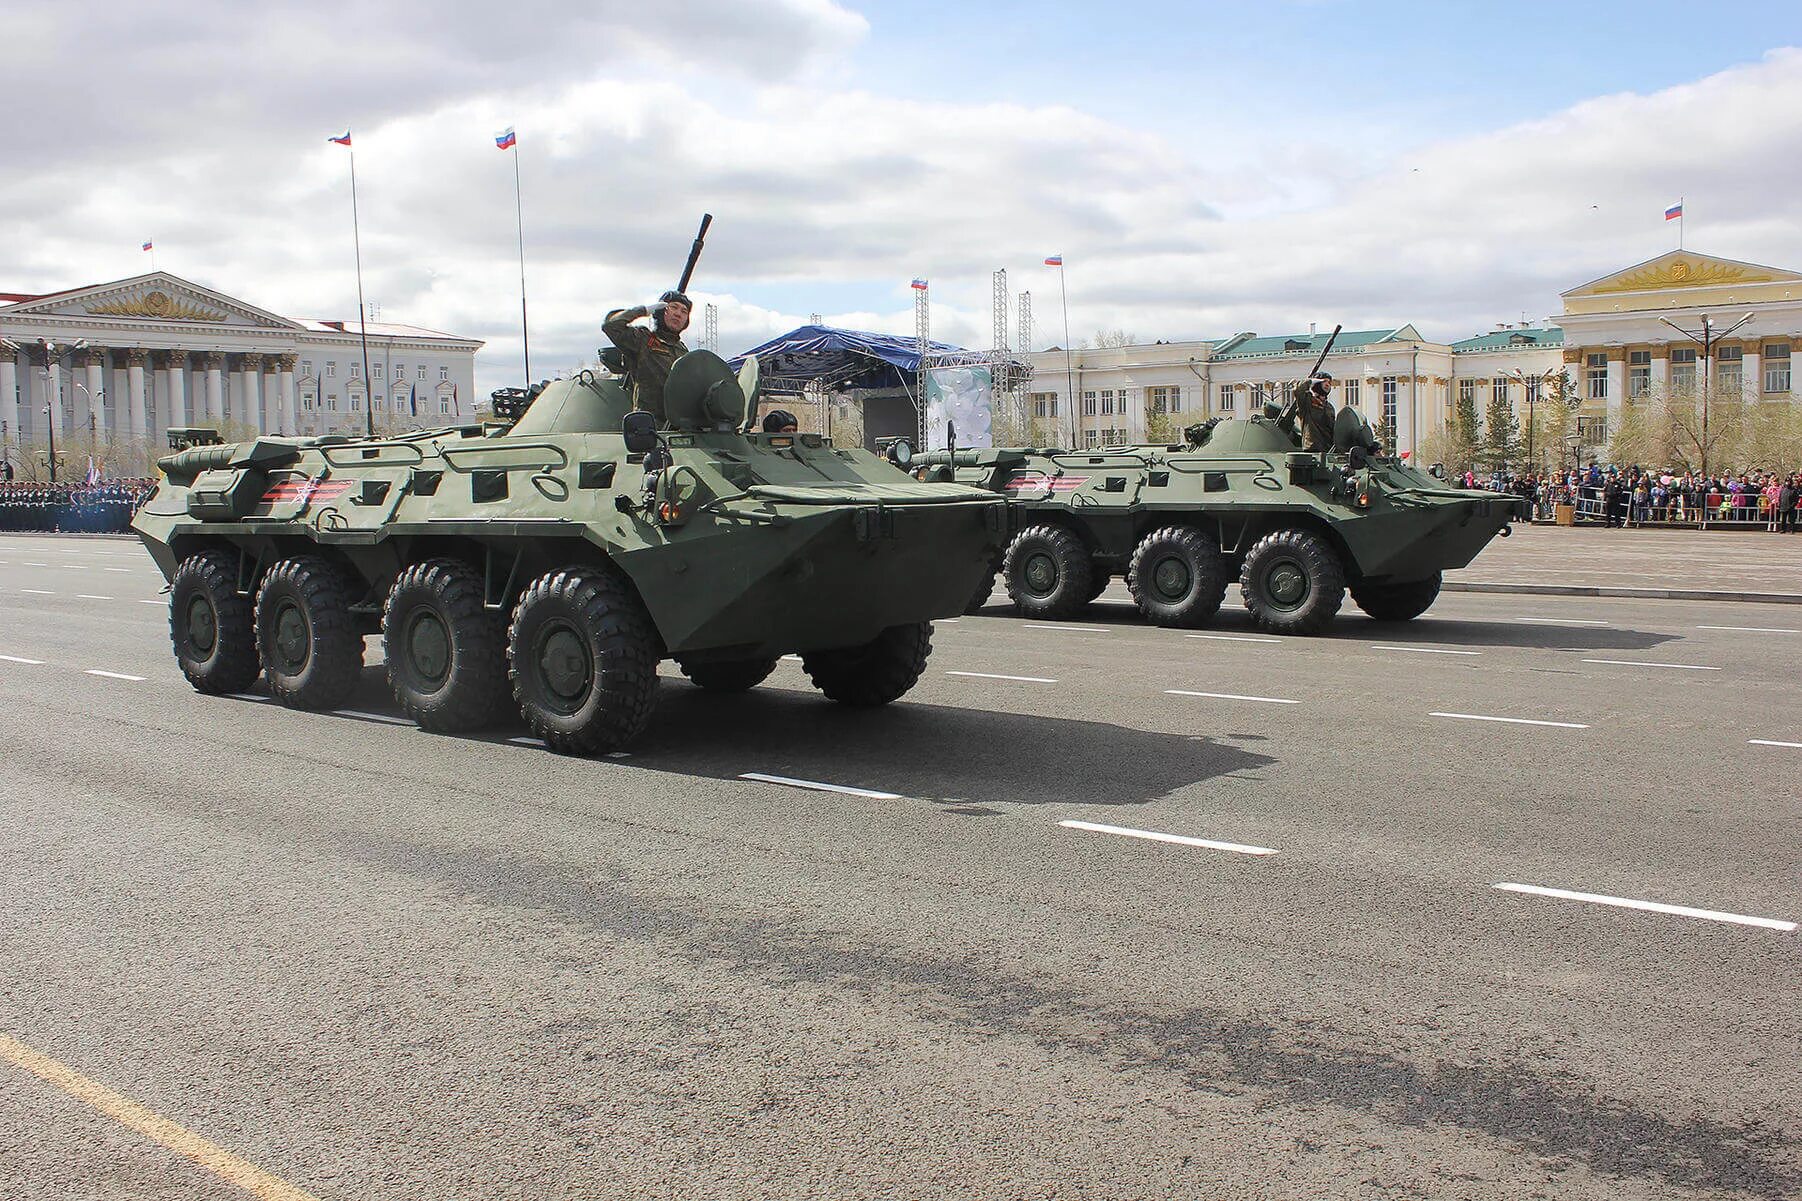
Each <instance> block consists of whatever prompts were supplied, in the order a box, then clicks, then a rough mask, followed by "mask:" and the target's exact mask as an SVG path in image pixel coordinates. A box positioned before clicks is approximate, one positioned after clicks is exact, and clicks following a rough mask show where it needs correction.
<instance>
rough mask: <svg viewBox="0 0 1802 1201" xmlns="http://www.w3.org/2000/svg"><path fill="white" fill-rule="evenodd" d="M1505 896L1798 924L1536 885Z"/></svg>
mask: <svg viewBox="0 0 1802 1201" xmlns="http://www.w3.org/2000/svg"><path fill="white" fill-rule="evenodd" d="M1495 887H1497V888H1499V889H1501V890H1502V891H1503V892H1524V893H1528V894H1530V895H1532V896H1536V897H1556V898H1558V899H1559V900H1563V901H1587V902H1589V903H1590V904H1591V905H1610V906H1613V907H1614V908H1616V909H1643V910H1646V911H1647V912H1648V913H1669V914H1674V915H1676V916H1677V917H1700V918H1706V919H1707V920H1709V921H1711V922H1732V923H1733V924H1734V925H1736V926H1758V927H1760V928H1762V929H1765V930H1794V929H1795V928H1796V923H1795V922H1784V921H1778V920H1777V919H1776V918H1770V917H1747V916H1745V915H1744V914H1740V913H1722V912H1721V911H1720V910H1718V909H1691V908H1690V907H1689V906H1687V905H1666V904H1663V903H1662V902H1659V901H1635V900H1630V899H1628V898H1626V897H1605V896H1602V895H1601V894H1599V893H1593V892H1571V891H1569V890H1568V889H1563V888H1541V887H1539V886H1538V885H1536V884H1497V885H1496V886H1495Z"/></svg>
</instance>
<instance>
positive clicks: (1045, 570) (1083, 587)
mask: <svg viewBox="0 0 1802 1201" xmlns="http://www.w3.org/2000/svg"><path fill="white" fill-rule="evenodd" d="M1094 572H1095V568H1094V563H1093V561H1092V560H1090V558H1089V549H1088V547H1086V546H1084V545H1083V544H1082V539H1081V538H1078V537H1077V536H1076V535H1075V534H1073V533H1071V532H1070V531H1069V530H1066V529H1064V528H1063V527H1062V526H1055V525H1032V526H1027V527H1026V528H1025V529H1023V530H1021V531H1020V532H1019V533H1018V534H1015V535H1014V540H1013V542H1012V543H1010V544H1009V546H1008V548H1007V556H1006V558H1004V559H1003V560H1002V562H1001V575H1002V578H1003V579H1005V580H1006V581H1007V595H1008V597H1009V598H1010V599H1011V600H1012V601H1013V602H1014V607H1015V608H1016V609H1018V610H1019V611H1020V612H1021V613H1023V614H1025V615H1026V616H1027V617H1040V618H1049V619H1052V620H1062V619H1064V618H1067V617H1074V616H1076V615H1077V614H1078V613H1080V612H1081V611H1082V609H1083V606H1085V605H1087V604H1088V603H1089V585H1090V583H1091V581H1092V580H1093V578H1094Z"/></svg>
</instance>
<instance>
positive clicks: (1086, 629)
mask: <svg viewBox="0 0 1802 1201" xmlns="http://www.w3.org/2000/svg"><path fill="white" fill-rule="evenodd" d="M1021 625H1022V628H1024V629H1028V630H1056V631H1057V632H1058V633H1070V634H1112V633H1113V632H1114V631H1112V630H1110V629H1108V628H1107V627H1106V626H1066V625H1055V626H1052V625H1034V624H1033V623H1032V622H1030V621H1028V622H1022V623H1021Z"/></svg>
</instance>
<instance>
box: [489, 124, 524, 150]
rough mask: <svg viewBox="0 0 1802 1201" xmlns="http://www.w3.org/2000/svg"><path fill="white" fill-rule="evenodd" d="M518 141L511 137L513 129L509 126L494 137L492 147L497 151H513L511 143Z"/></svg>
mask: <svg viewBox="0 0 1802 1201" xmlns="http://www.w3.org/2000/svg"><path fill="white" fill-rule="evenodd" d="M518 140H519V139H518V138H515V137H514V136H513V127H512V126H511V125H509V126H507V128H505V129H503V130H501V131H500V132H499V133H497V134H495V135H494V145H495V148H496V149H498V150H511V149H513V143H514V142H516V141H518Z"/></svg>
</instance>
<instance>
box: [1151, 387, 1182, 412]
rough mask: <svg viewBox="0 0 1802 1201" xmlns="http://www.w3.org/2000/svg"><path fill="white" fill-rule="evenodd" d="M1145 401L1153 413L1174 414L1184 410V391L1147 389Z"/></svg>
mask: <svg viewBox="0 0 1802 1201" xmlns="http://www.w3.org/2000/svg"><path fill="white" fill-rule="evenodd" d="M1145 401H1146V405H1147V406H1148V407H1149V408H1150V409H1151V411H1152V412H1153V413H1174V412H1176V411H1177V410H1178V409H1180V408H1182V389H1181V388H1147V389H1145Z"/></svg>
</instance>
